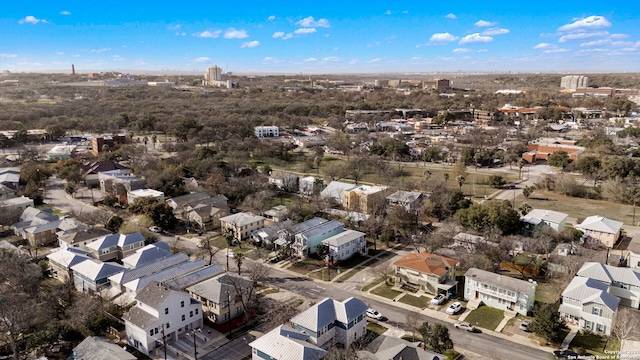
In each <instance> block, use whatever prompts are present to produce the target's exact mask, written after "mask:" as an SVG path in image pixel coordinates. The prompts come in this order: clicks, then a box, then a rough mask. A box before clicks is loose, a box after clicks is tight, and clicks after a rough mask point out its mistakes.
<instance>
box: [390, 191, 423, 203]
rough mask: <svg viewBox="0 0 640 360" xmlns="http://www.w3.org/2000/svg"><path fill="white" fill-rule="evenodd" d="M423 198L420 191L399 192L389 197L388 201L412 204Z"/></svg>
mask: <svg viewBox="0 0 640 360" xmlns="http://www.w3.org/2000/svg"><path fill="white" fill-rule="evenodd" d="M421 196H422V193H421V192H418V191H404V190H398V191H396V192H394V193H393V194H391V195H389V196H387V199H389V200H390V201H395V202H400V203H412V202H414V201H416V200H418V199H419V198H420V197H421Z"/></svg>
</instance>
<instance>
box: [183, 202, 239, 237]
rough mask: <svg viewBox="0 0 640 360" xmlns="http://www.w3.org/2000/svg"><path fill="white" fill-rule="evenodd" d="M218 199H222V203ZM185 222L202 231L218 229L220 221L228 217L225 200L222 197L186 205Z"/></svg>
mask: <svg viewBox="0 0 640 360" xmlns="http://www.w3.org/2000/svg"><path fill="white" fill-rule="evenodd" d="M220 198H224V201H222V200H221V199H220ZM186 215H187V221H188V222H189V223H195V224H198V226H200V228H201V229H203V230H212V229H219V228H220V226H221V224H220V219H221V218H223V217H225V216H228V215H229V207H228V206H227V198H226V197H225V196H224V195H218V196H216V197H210V198H209V199H206V200H200V201H194V202H191V203H188V204H187V214H186Z"/></svg>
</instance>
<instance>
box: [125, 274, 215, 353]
mask: <svg viewBox="0 0 640 360" xmlns="http://www.w3.org/2000/svg"><path fill="white" fill-rule="evenodd" d="M122 318H123V320H124V326H125V330H126V332H127V344H129V346H132V347H134V348H136V349H138V350H139V351H140V352H142V353H143V354H145V355H149V354H150V353H151V351H152V350H153V349H155V348H156V347H158V346H161V345H162V343H163V336H164V337H165V339H166V341H169V340H178V337H179V336H180V335H182V334H185V333H186V332H187V331H189V330H194V329H199V328H202V325H203V323H202V304H200V303H199V302H198V301H196V300H193V299H191V297H189V294H187V293H186V292H182V291H175V290H171V289H169V288H168V287H166V286H164V285H162V284H160V283H158V282H152V283H149V285H147V287H145V288H144V290H143V291H142V292H140V294H138V296H136V305H135V306H134V307H133V308H131V310H129V312H127V313H126V314H125V315H124V316H123V317H122Z"/></svg>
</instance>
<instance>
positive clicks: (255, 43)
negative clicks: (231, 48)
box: [240, 40, 260, 48]
mask: <svg viewBox="0 0 640 360" xmlns="http://www.w3.org/2000/svg"><path fill="white" fill-rule="evenodd" d="M256 46H260V41H258V40H253V41H247V42H245V43H242V45H240V47H241V48H254V47H256Z"/></svg>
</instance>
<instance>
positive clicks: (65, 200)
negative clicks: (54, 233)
mask: <svg viewBox="0 0 640 360" xmlns="http://www.w3.org/2000/svg"><path fill="white" fill-rule="evenodd" d="M65 186H66V182H65V181H64V180H62V179H59V178H57V177H55V176H53V177H51V178H49V179H48V180H47V184H46V192H45V198H44V203H45V204H47V205H50V206H52V207H55V208H58V209H60V210H62V211H64V212H66V213H68V214H72V213H76V214H78V213H89V212H92V211H95V210H99V208H98V207H96V206H93V205H92V204H91V198H87V199H86V200H87V202H85V201H82V200H80V199H74V198H72V197H71V196H70V195H69V194H67V193H66V192H65V191H64V188H65ZM95 191H96V190H94V192H95ZM98 192H99V190H98Z"/></svg>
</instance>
